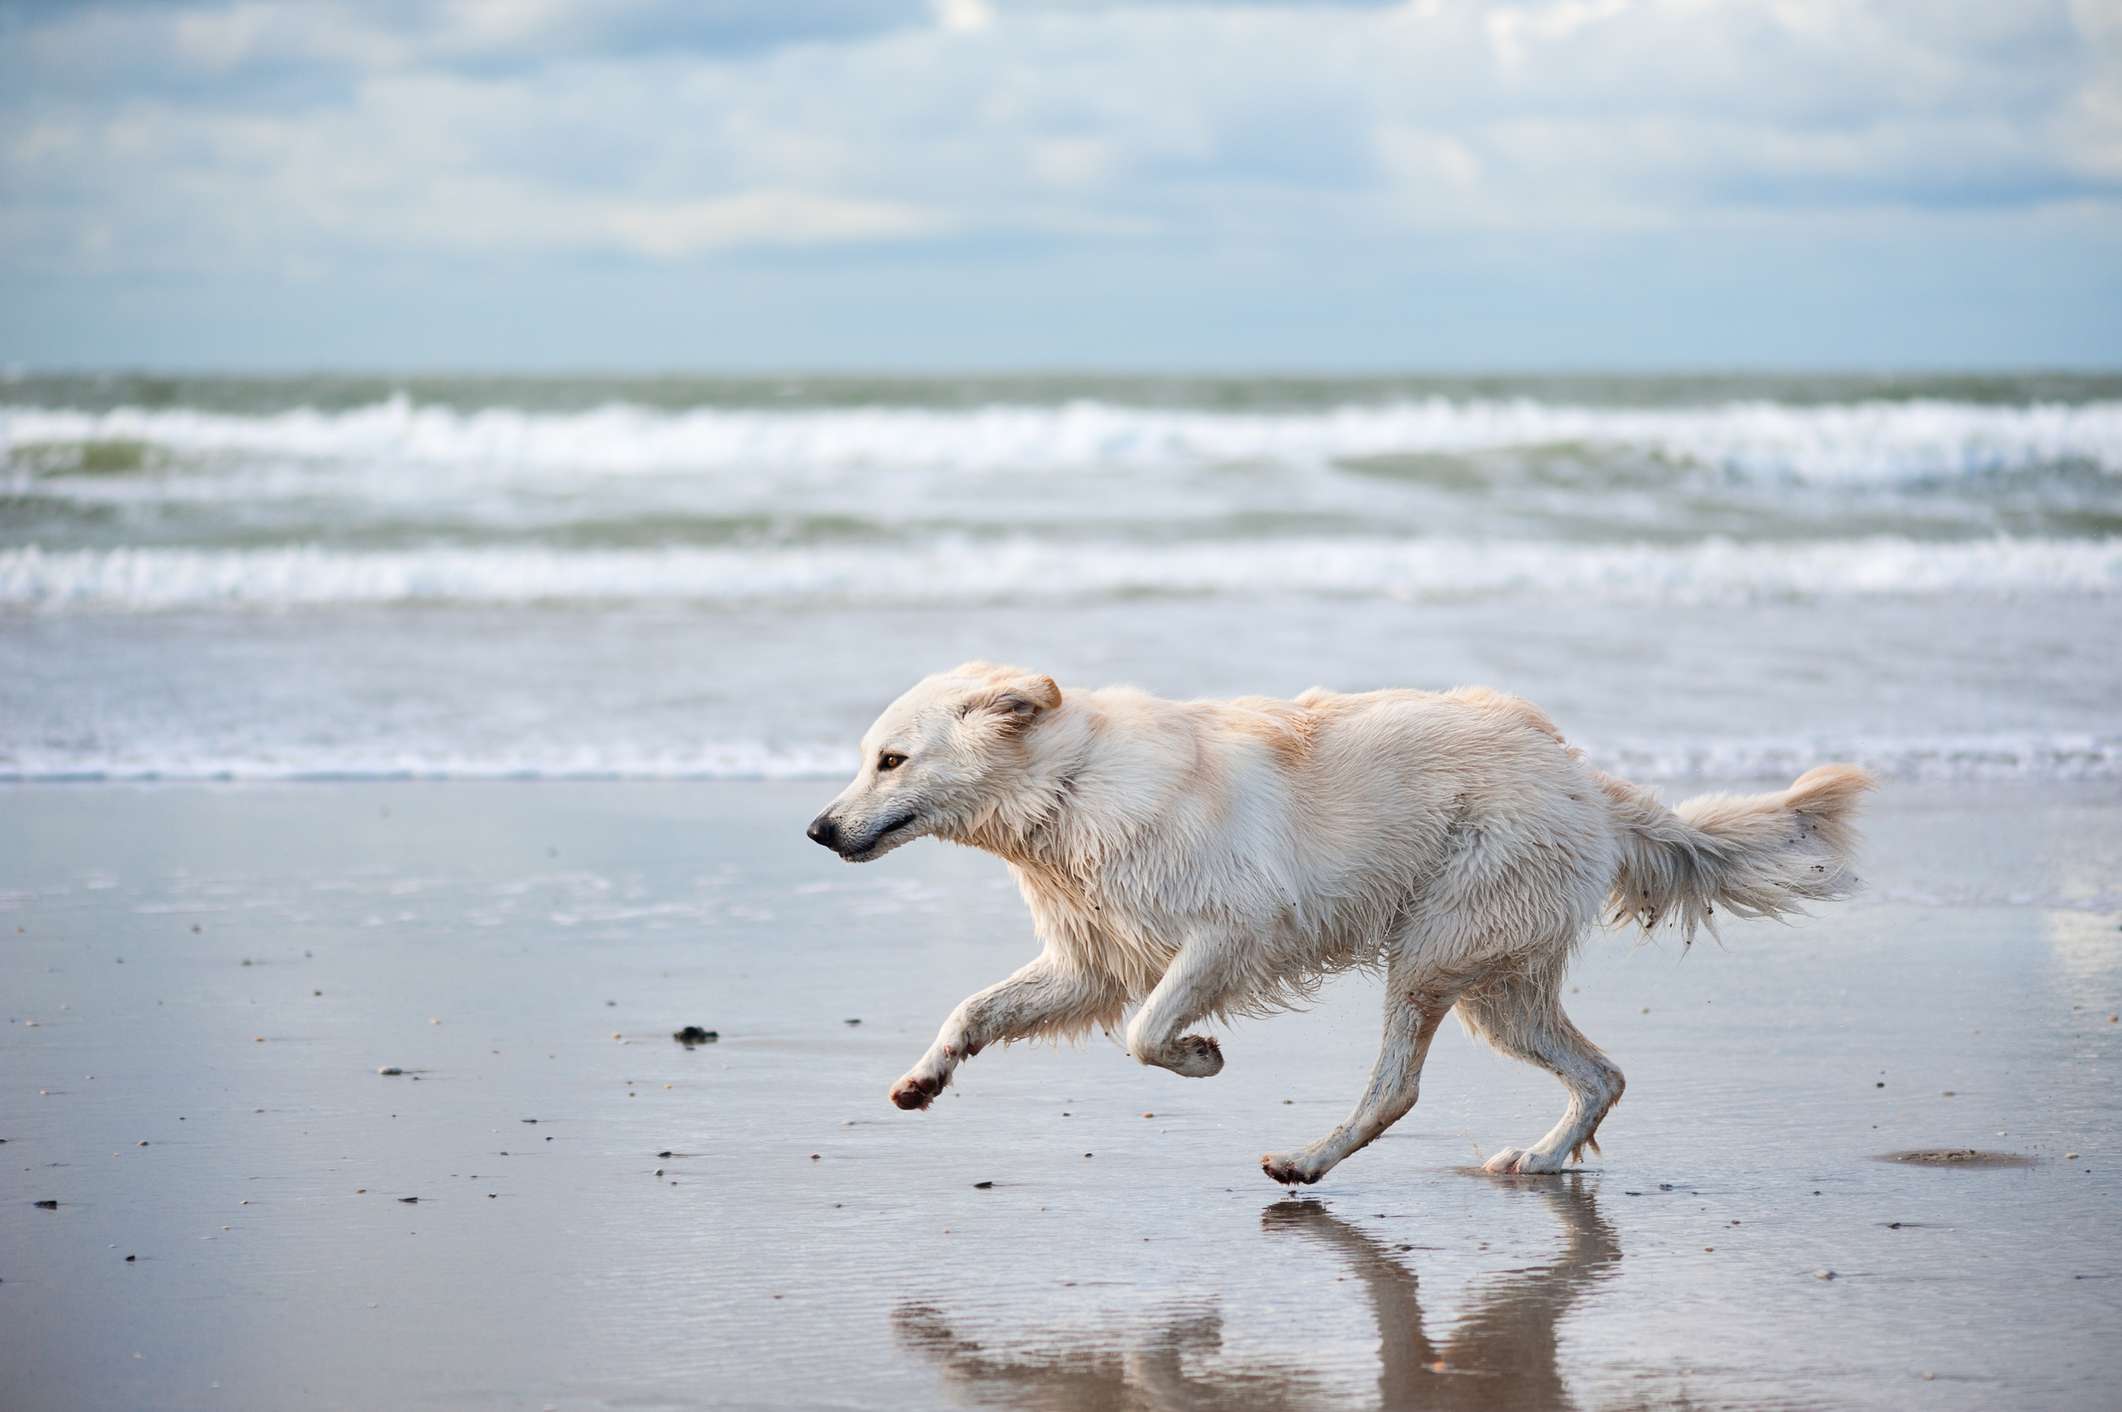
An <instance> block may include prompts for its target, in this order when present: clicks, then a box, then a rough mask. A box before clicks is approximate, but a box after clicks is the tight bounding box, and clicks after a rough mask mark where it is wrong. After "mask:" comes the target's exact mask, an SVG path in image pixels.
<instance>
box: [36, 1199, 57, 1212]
mask: <svg viewBox="0 0 2122 1412" xmlns="http://www.w3.org/2000/svg"><path fill="white" fill-rule="evenodd" d="M37 1209H38V1210H39V1211H56V1210H58V1209H59V1203H58V1202H56V1201H40V1202H38V1203H37Z"/></svg>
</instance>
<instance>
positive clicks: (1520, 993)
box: [1459, 965, 1625, 1172]
mask: <svg viewBox="0 0 2122 1412" xmlns="http://www.w3.org/2000/svg"><path fill="white" fill-rule="evenodd" d="M1561 983H1562V971H1561V967H1560V966H1559V965H1557V966H1555V967H1553V968H1551V969H1543V970H1541V971H1539V972H1536V973H1534V974H1532V975H1514V976H1509V977H1505V978H1501V979H1498V980H1495V981H1491V982H1489V983H1487V984H1485V985H1483V986H1482V987H1481V988H1480V989H1479V990H1476V991H1472V992H1469V993H1468V994H1466V995H1462V996H1460V997H1459V1013H1460V1015H1461V1016H1463V1017H1464V1018H1465V1020H1466V1025H1467V1028H1468V1029H1470V1030H1472V1031H1473V1032H1474V1033H1475V1034H1477V1035H1479V1036H1480V1037H1481V1038H1483V1039H1485V1040H1487V1041H1488V1042H1489V1043H1490V1044H1492V1045H1494V1046H1495V1047H1496V1048H1497V1049H1500V1050H1502V1051H1503V1052H1504V1053H1505V1054H1508V1055H1510V1056H1512V1057H1513V1058H1516V1059H1523V1060H1525V1061H1526V1062H1527V1063H1529V1064H1537V1065H1539V1066H1540V1067H1541V1068H1543V1069H1545V1070H1547V1071H1548V1072H1549V1073H1551V1074H1553V1075H1554V1076H1555V1077H1556V1078H1558V1079H1560V1080H1562V1086H1563V1087H1564V1088H1566V1089H1568V1090H1569V1107H1568V1108H1567V1109H1565V1110H1564V1111H1563V1114H1562V1120H1561V1121H1560V1122H1558V1123H1556V1124H1555V1126H1554V1127H1553V1128H1552V1129H1551V1130H1550V1131H1549V1132H1548V1134H1547V1136H1546V1137H1543V1138H1541V1139H1540V1140H1539V1141H1538V1142H1536V1143H1534V1144H1533V1145H1532V1146H1531V1147H1529V1148H1517V1147H1506V1148H1504V1149H1503V1150H1502V1151H1501V1152H1498V1153H1497V1154H1496V1155H1495V1156H1493V1157H1491V1158H1489V1159H1488V1161H1487V1162H1486V1163H1484V1164H1483V1165H1484V1166H1486V1167H1487V1169H1488V1170H1489V1171H1491V1172H1559V1171H1561V1170H1562V1168H1563V1166H1564V1165H1565V1164H1567V1163H1568V1162H1569V1161H1570V1160H1571V1159H1573V1158H1574V1159H1578V1160H1582V1158H1583V1156H1584V1149H1585V1148H1587V1147H1589V1148H1590V1149H1591V1150H1592V1151H1593V1152H1595V1153H1596V1152H1597V1151H1598V1150H1599V1144H1598V1142H1597V1141H1596V1140H1595V1135H1596V1134H1597V1133H1598V1131H1599V1123H1600V1120H1601V1119H1603V1118H1605V1117H1606V1114H1607V1111H1608V1110H1609V1109H1611V1108H1612V1107H1613V1106H1614V1104H1616V1103H1618V1102H1619V1101H1620V1099H1621V1090H1622V1088H1623V1087H1624V1086H1625V1085H1624V1081H1623V1079H1622V1077H1621V1071H1620V1070H1619V1069H1618V1068H1616V1067H1614V1063H1613V1061H1612V1060H1611V1059H1608V1058H1607V1057H1606V1056H1605V1055H1604V1054H1601V1053H1600V1052H1599V1048H1598V1046H1597V1045H1595V1044H1593V1043H1592V1042H1591V1041H1590V1040H1588V1039H1586V1038H1585V1037H1584V1036H1583V1034H1581V1033H1580V1032H1579V1031H1578V1029H1577V1027H1576V1026H1575V1025H1573V1024H1571V1023H1570V1022H1569V1017H1568V1016H1567V1015H1565V1014H1563V1013H1562V1005H1561V1002H1560V1000H1559V999H1558V998H1557V995H1556V992H1557V991H1558V990H1560V988H1561Z"/></svg>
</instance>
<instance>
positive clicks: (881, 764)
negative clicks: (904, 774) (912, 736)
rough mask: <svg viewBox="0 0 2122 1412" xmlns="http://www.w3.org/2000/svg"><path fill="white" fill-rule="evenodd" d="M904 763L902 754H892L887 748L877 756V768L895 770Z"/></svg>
mask: <svg viewBox="0 0 2122 1412" xmlns="http://www.w3.org/2000/svg"><path fill="white" fill-rule="evenodd" d="M905 763H906V757H905V756H904V755H894V754H892V753H891V751H889V750H887V751H885V752H884V753H883V754H882V755H879V756H878V757H877V768H878V769H879V770H896V769H898V768H899V767H900V766H901V765H903V764H905Z"/></svg>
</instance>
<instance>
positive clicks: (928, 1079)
mask: <svg viewBox="0 0 2122 1412" xmlns="http://www.w3.org/2000/svg"><path fill="white" fill-rule="evenodd" d="M942 1091H943V1080H941V1079H939V1078H936V1077H934V1076H933V1075H930V1074H908V1075H907V1076H906V1077H905V1078H903V1079H901V1080H899V1082H897V1083H895V1084H893V1085H892V1102H894V1103H896V1104H898V1105H899V1106H900V1107H901V1108H904V1109H907V1110H908V1111H912V1110H913V1109H916V1108H926V1107H928V1105H929V1104H930V1103H932V1102H934V1101H935V1097H936V1095H937V1094H939V1093H941V1092H942Z"/></svg>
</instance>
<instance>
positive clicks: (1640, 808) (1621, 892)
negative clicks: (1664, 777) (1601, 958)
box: [1599, 765, 1877, 942]
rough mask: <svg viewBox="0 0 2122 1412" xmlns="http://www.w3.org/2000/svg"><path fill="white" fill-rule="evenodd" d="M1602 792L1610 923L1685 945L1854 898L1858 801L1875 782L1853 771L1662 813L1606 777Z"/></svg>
mask: <svg viewBox="0 0 2122 1412" xmlns="http://www.w3.org/2000/svg"><path fill="white" fill-rule="evenodd" d="M1599 782H1600V784H1601V785H1602V786H1603V787H1604V788H1605V790H1606V795H1607V798H1608V799H1610V800H1611V801H1612V802H1613V805H1614V812H1615V816H1616V817H1617V818H1618V819H1619V820H1620V822H1621V840H1622V842H1621V859H1622V861H1621V871H1620V874H1619V875H1618V876H1617V877H1616V878H1615V879H1614V896H1613V908H1614V910H1613V915H1612V919H1611V920H1613V921H1614V922H1616V923H1622V922H1629V921H1633V922H1636V923H1637V924H1639V925H1640V926H1641V927H1642V928H1643V930H1644V931H1646V932H1648V931H1651V930H1653V929H1655V928H1656V927H1657V926H1658V925H1659V924H1661V923H1665V922H1670V923H1672V924H1673V925H1675V926H1677V927H1678V928H1679V929H1680V936H1681V939H1682V940H1684V941H1688V942H1692V941H1693V940H1694V938H1695V932H1696V930H1697V929H1698V928H1700V927H1705V926H1706V927H1708V928H1709V929H1710V933H1711V934H1712V935H1714V934H1715V933H1716V915H1717V908H1718V907H1719V906H1721V907H1723V909H1724V910H1725V911H1726V912H1727V913H1729V914H1730V915H1732V916H1735V917H1780V916H1784V915H1786V914H1788V913H1793V912H1802V911H1803V910H1804V904H1805V903H1806V902H1808V901H1815V902H1829V901H1833V900H1834V899H1836V898H1840V897H1847V896H1849V895H1850V894H1851V893H1853V892H1855V891H1856V890H1857V875H1856V874H1855V873H1854V872H1853V871H1851V869H1852V867H1853V865H1854V863H1855V861H1856V860H1855V857H1854V854H1855V851H1856V845H1857V831H1856V827H1855V825H1854V823H1853V822H1852V821H1851V817H1850V816H1851V815H1852V814H1854V813H1855V812H1856V807H1857V800H1858V798H1859V796H1861V795H1862V794H1863V793H1864V792H1865V791H1866V790H1869V789H1872V788H1875V787H1876V785H1877V781H1876V780H1874V779H1873V778H1872V777H1871V775H1870V774H1868V773H1866V772H1865V771H1863V770H1860V769H1858V768H1857V767H1856V766H1855V765H1822V766H1820V767H1819V768H1818V769H1813V770H1807V771H1806V772H1805V773H1804V774H1802V775H1800V776H1798V779H1797V781H1796V782H1795V783H1794V784H1792V785H1791V787H1790V788H1789V789H1786V790H1783V791H1781V792H1780V793H1776V794H1705V795H1703V796H1702V797H1701V798H1699V799H1690V800H1688V801H1687V802H1686V803H1684V804H1682V805H1680V806H1679V807H1678V808H1677V809H1668V808H1666V807H1665V806H1664V805H1663V804H1661V803H1659V802H1658V800H1657V799H1656V798H1655V797H1654V796H1653V795H1652V794H1651V793H1650V792H1649V791H1648V790H1645V789H1640V788H1638V787H1637V786H1635V785H1632V784H1630V783H1628V782H1627V781H1626V780H1619V779H1615V778H1614V777H1613V776H1611V775H1601V776H1600V777H1599Z"/></svg>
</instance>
